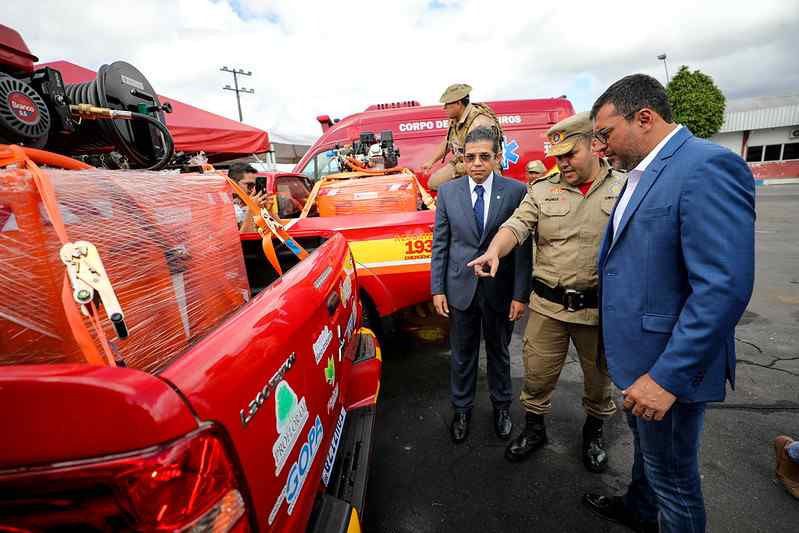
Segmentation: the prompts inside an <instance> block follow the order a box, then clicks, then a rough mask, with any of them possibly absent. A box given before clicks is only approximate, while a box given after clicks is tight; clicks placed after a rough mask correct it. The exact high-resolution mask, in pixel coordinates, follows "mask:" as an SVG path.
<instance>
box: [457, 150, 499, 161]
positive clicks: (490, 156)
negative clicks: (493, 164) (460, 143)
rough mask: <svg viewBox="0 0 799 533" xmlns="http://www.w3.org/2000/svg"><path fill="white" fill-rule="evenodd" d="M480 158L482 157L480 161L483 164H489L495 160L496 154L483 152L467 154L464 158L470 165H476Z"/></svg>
mask: <svg viewBox="0 0 799 533" xmlns="http://www.w3.org/2000/svg"><path fill="white" fill-rule="evenodd" d="M478 157H480V161H482V162H483V163H488V162H489V161H491V160H492V159H494V154H490V153H488V152H483V153H480V154H466V155H465V156H463V159H464V160H466V161H468V162H469V163H474V162H475V161H476V160H477V158H478Z"/></svg>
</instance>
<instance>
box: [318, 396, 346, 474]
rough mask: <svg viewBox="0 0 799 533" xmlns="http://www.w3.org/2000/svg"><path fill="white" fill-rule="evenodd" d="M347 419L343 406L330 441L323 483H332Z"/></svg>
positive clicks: (323, 470)
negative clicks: (331, 476) (334, 466)
mask: <svg viewBox="0 0 799 533" xmlns="http://www.w3.org/2000/svg"><path fill="white" fill-rule="evenodd" d="M346 419H347V411H345V410H344V408H343V407H342V408H341V413H339V415H338V421H337V422H336V428H335V429H334V430H333V439H332V440H331V441H330V449H329V450H327V457H326V458H325V466H324V468H323V469H322V483H324V484H325V487H327V484H328V483H330V474H332V473H333V465H334V464H335V462H336V453H337V452H338V443H339V441H341V433H342V432H343V431H344V421H345V420H346Z"/></svg>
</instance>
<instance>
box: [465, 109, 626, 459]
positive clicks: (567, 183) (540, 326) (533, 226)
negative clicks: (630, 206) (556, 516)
mask: <svg viewBox="0 0 799 533" xmlns="http://www.w3.org/2000/svg"><path fill="white" fill-rule="evenodd" d="M547 138H548V140H549V148H548V153H547V155H548V156H550V157H555V158H557V161H558V168H559V172H557V173H553V174H551V175H549V176H544V177H541V178H539V179H538V180H537V181H535V182H534V183H533V185H532V186H531V188H530V191H529V192H528V194H527V196H526V197H525V198H524V201H523V202H522V203H521V205H520V206H519V208H518V209H516V211H515V212H514V213H513V216H511V217H510V218H509V219H508V220H507V221H506V222H505V223H504V224H502V227H501V229H500V230H499V232H498V233H497V235H496V237H494V240H493V241H492V242H491V244H490V246H489V247H488V249H487V250H486V253H485V254H484V255H482V256H480V257H478V258H477V259H475V260H474V261H472V262H471V263H469V266H471V267H473V268H474V272H475V274H476V275H477V276H479V277H481V278H483V277H486V276H493V275H495V273H496V272H497V267H498V265H499V262H500V261H501V258H502V257H504V256H505V255H507V254H508V253H511V251H512V250H514V249H515V248H516V247H517V246H520V245H522V244H524V243H526V242H529V241H531V240H534V241H535V247H536V253H535V264H534V266H533V276H534V278H533V295H532V298H531V301H530V308H531V310H530V317H529V319H528V321H527V328H526V330H525V334H524V370H525V380H524V388H523V389H522V393H521V403H522V406H523V407H524V410H525V411H526V425H525V427H524V429H523V430H522V431H521V433H519V435H518V436H517V437H516V438H515V439H514V440H512V441H511V442H510V444H509V445H508V447H507V448H506V450H505V457H506V458H507V459H508V460H509V461H514V462H515V461H521V460H523V459H526V458H527V457H529V456H530V455H531V454H532V453H533V452H534V451H535V450H537V449H539V448H540V447H541V446H543V445H544V444H546V442H547V433H546V426H545V422H544V421H545V417H546V415H548V414H549V413H550V412H551V409H552V395H553V393H554V391H555V386H556V385H557V382H558V378H559V376H560V373H561V370H562V369H563V365H564V364H565V361H566V355H567V352H568V350H569V342H570V341H571V342H572V343H573V344H574V346H575V348H576V349H577V353H578V356H579V359H580V365H581V366H582V370H583V382H584V386H583V402H582V403H583V409H584V410H585V413H586V418H585V423H584V424H583V429H582V460H583V463H584V465H585V467H586V468H587V469H588V470H589V471H591V472H603V471H604V470H605V469H606V468H607V465H608V454H607V450H606V449H605V443H604V439H603V425H604V421H605V420H606V419H607V418H608V417H609V416H611V415H612V414H613V413H614V412H615V411H616V406H615V404H614V403H613V399H612V387H611V384H610V379H609V378H608V376H607V374H606V373H605V372H604V371H603V369H601V368H600V365H599V361H598V348H599V327H598V324H599V312H598V310H597V301H598V296H597V285H598V278H597V271H596V258H597V252H598V249H599V243H600V241H601V239H602V235H603V233H604V230H605V226H606V225H607V223H608V218H609V216H610V212H611V210H612V209H613V205H614V203H615V202H616V198H617V197H618V195H619V193H620V192H621V190H622V187H623V186H624V175H623V174H620V173H617V172H614V171H613V170H611V168H610V167H609V165H608V164H607V163H606V162H605V161H604V160H602V159H600V158H599V157H597V156H596V154H595V153H594V152H593V150H592V130H591V120H590V118H589V116H588V113H579V114H577V115H574V116H572V117H569V118H567V119H565V120H562V121H560V122H558V123H557V124H555V125H554V126H552V128H550V129H549V131H548V132H547Z"/></svg>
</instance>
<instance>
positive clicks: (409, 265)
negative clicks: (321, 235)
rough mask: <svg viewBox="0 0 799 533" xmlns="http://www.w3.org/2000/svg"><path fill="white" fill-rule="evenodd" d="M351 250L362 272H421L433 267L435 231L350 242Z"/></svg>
mask: <svg viewBox="0 0 799 533" xmlns="http://www.w3.org/2000/svg"><path fill="white" fill-rule="evenodd" d="M350 249H351V250H352V255H353V256H354V257H355V262H356V263H357V264H358V266H359V267H360V268H361V271H359V272H358V274H359V275H367V276H368V275H370V274H372V275H377V274H395V273H404V272H422V271H425V270H429V269H430V257H431V255H432V252H433V234H432V232H429V233H417V234H416V235H403V236H400V237H393V238H389V239H372V240H367V241H350ZM363 268H366V269H368V270H363Z"/></svg>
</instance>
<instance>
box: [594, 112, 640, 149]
mask: <svg viewBox="0 0 799 533" xmlns="http://www.w3.org/2000/svg"><path fill="white" fill-rule="evenodd" d="M638 111H640V109H639V110H638ZM638 111H633V112H632V113H627V114H626V115H624V117H623V118H624V120H630V119H632V118H633V117H634V116H635V114H636V113H638ZM613 128H614V126H608V127H607V128H602V129H601V130H598V131H595V132H594V139H596V140H597V141H598V142H599V143H600V144H608V139H609V138H610V134H611V133H613Z"/></svg>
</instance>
